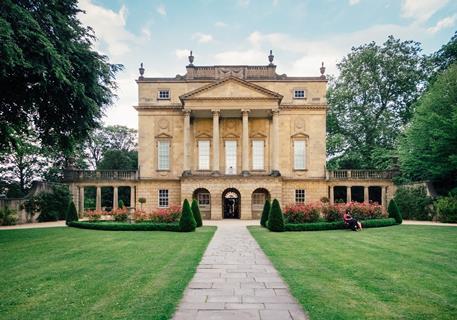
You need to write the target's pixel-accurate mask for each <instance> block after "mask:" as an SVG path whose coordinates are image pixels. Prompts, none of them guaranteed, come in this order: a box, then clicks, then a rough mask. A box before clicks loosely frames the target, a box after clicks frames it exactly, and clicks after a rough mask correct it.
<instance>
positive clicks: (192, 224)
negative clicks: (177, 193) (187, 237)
mask: <svg viewBox="0 0 457 320" xmlns="http://www.w3.org/2000/svg"><path fill="white" fill-rule="evenodd" d="M196 227H197V222H196V221H195V218H194V215H193V213H192V209H191V208H190V204H189V201H188V200H187V199H184V202H183V205H182V214H181V219H179V230H181V231H182V232H190V231H195V228H196Z"/></svg>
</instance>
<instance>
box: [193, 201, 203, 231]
mask: <svg viewBox="0 0 457 320" xmlns="http://www.w3.org/2000/svg"><path fill="white" fill-rule="evenodd" d="M191 209H192V213H193V214H194V218H195V222H197V228H198V227H201V226H202V225H203V222H202V215H201V213H200V208H199V207H198V202H197V199H194V200H192V206H191Z"/></svg>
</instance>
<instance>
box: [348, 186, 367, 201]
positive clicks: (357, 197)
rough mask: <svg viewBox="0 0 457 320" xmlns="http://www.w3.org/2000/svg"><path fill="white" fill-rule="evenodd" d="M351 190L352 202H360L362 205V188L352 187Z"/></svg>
mask: <svg viewBox="0 0 457 320" xmlns="http://www.w3.org/2000/svg"><path fill="white" fill-rule="evenodd" d="M351 190H352V201H354V202H360V203H362V202H363V201H365V200H364V195H363V192H364V191H363V190H364V188H363V187H360V186H354V187H352V188H351Z"/></svg>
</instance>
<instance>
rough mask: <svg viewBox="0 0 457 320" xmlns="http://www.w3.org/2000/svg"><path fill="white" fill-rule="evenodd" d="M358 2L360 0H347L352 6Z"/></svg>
mask: <svg viewBox="0 0 457 320" xmlns="http://www.w3.org/2000/svg"><path fill="white" fill-rule="evenodd" d="M359 2H360V0H349V5H350V6H354V5H356V4H358V3H359Z"/></svg>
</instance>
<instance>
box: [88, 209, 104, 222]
mask: <svg viewBox="0 0 457 320" xmlns="http://www.w3.org/2000/svg"><path fill="white" fill-rule="evenodd" d="M104 214H105V212H103V211H96V210H87V211H86V212H85V216H86V217H87V218H88V219H89V221H92V222H94V221H98V220H100V219H101V217H102V215H104Z"/></svg>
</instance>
